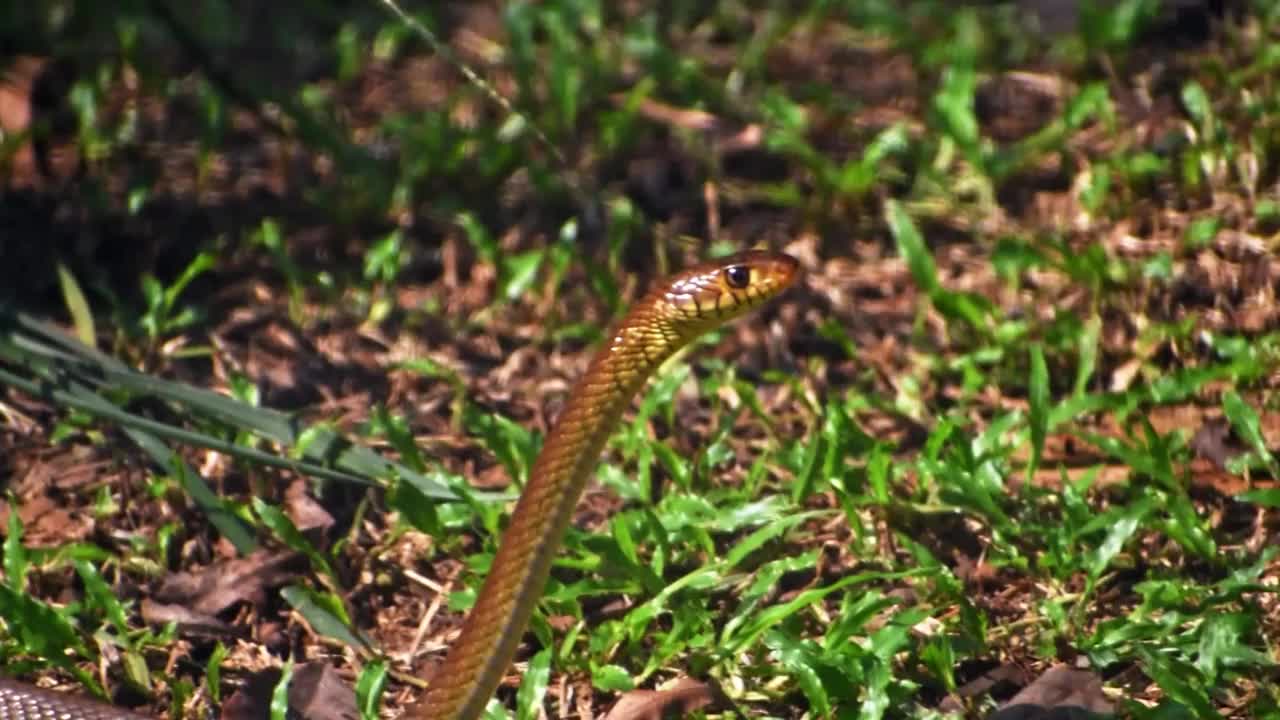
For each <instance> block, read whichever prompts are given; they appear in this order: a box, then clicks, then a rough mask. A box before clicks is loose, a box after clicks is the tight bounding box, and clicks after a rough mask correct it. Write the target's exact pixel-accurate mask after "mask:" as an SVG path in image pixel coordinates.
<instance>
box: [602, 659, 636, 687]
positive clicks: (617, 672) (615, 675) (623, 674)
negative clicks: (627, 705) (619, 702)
mask: <svg viewBox="0 0 1280 720" xmlns="http://www.w3.org/2000/svg"><path fill="white" fill-rule="evenodd" d="M591 685H592V686H593V687H595V688H596V689H597V690H600V691H601V692H607V693H620V692H628V691H630V690H634V689H635V687H636V682H635V680H634V679H633V678H632V677H631V673H629V672H627V669H626V668H624V667H621V666H619V665H601V666H600V667H598V668H595V669H594V670H592V671H591Z"/></svg>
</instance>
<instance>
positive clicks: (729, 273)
mask: <svg viewBox="0 0 1280 720" xmlns="http://www.w3.org/2000/svg"><path fill="white" fill-rule="evenodd" d="M799 275H800V268H799V262H798V261H797V260H796V259H795V258H793V257H791V256H790V255H786V254H783V253H778V252H771V251H767V250H747V251H744V252H740V253H737V254H733V255H728V256H725V257H721V258H718V259H713V260H709V261H705V262H701V263H696V264H694V265H692V266H691V267H688V268H686V269H684V270H683V271H681V272H678V273H676V274H674V275H672V276H671V277H669V278H667V279H665V280H662V281H659V282H658V283H657V284H656V285H655V286H654V287H653V289H652V290H650V291H649V292H648V293H647V294H645V295H644V296H642V298H641V299H640V300H639V301H637V302H636V303H634V304H633V305H632V307H631V309H630V310H629V311H628V312H627V313H626V315H624V316H623V319H622V320H621V322H620V323H619V324H618V325H617V326H616V328H615V330H614V331H613V333H612V334H611V335H610V336H609V338H608V340H607V341H606V342H605V343H603V345H602V346H601V347H600V348H599V349H598V350H597V351H596V354H595V356H594V357H593V358H592V359H591V361H590V363H589V364H588V366H587V370H586V372H585V373H584V374H583V375H582V376H581V377H580V378H579V379H578V381H577V383H575V384H574V386H573V387H572V389H571V390H570V392H569V396H568V399H567V400H566V402H565V405H564V408H563V410H561V412H560V414H559V417H558V418H557V419H556V421H555V423H554V424H553V425H552V428H551V430H550V432H549V433H548V434H547V436H546V439H545V441H544V442H543V444H542V449H541V451H540V452H539V453H538V456H537V457H536V458H535V459H534V462H533V466H532V467H531V468H530V470H529V475H528V481H527V482H526V483H525V487H524V490H523V491H522V492H521V493H520V497H519V499H518V500H517V501H516V506H515V509H514V510H513V511H512V513H511V518H510V520H509V521H508V524H507V528H506V530H505V531H504V532H503V534H502V538H501V540H500V542H499V543H498V550H497V552H496V553H495V555H494V558H493V563H492V565H491V566H490V569H489V573H488V575H487V576H486V577H485V579H484V582H483V584H482V586H481V589H480V593H479V594H478V595H477V596H476V601H475V605H474V606H473V607H472V608H471V611H470V612H469V613H468V614H467V615H466V617H465V618H464V620H463V622H462V628H461V631H460V632H459V634H458V637H457V638H456V639H455V640H454V641H453V642H452V643H451V644H450V645H449V648H448V650H447V652H446V653H445V657H444V660H443V661H442V662H441V663H440V664H439V665H437V667H436V670H435V672H434V673H433V674H432V675H431V676H430V678H429V680H428V684H427V690H426V693H425V695H424V696H423V697H422V698H421V699H420V700H419V701H418V702H417V704H416V705H415V706H414V707H412V708H410V710H409V711H408V713H407V714H406V715H405V717H407V718H415V719H417V720H475V718H479V717H480V716H481V714H482V713H483V711H484V708H485V706H486V704H488V702H489V700H490V699H491V698H492V697H493V695H494V693H495V692H496V691H497V688H498V686H499V684H501V682H502V679H503V677H504V675H505V674H506V672H507V669H508V668H509V667H510V665H511V663H512V661H513V660H514V658H515V654H516V650H517V649H518V648H519V645H520V642H521V639H522V636H523V635H524V631H525V629H526V628H527V626H528V624H529V619H530V617H531V616H532V614H533V611H534V608H535V607H536V606H537V603H538V601H539V600H540V599H541V596H542V592H543V589H544V586H545V585H546V582H547V578H548V577H549V575H550V573H551V564H552V561H553V560H554V558H555V555H556V553H557V551H558V549H559V546H560V542H561V539H562V538H563V536H564V534H565V531H566V529H567V528H568V526H569V523H570V521H571V519H572V515H573V510H574V508H575V506H576V505H577V503H578V499H579V497H580V496H581V495H582V490H583V488H584V486H585V485H586V482H587V480H588V478H589V477H591V476H592V474H593V472H594V470H595V466H596V463H598V462H599V458H600V454H601V452H602V451H603V449H604V446H605V443H606V442H607V441H608V439H609V437H610V435H611V434H612V433H613V431H614V430H615V429H616V428H617V426H618V423H619V421H620V420H621V419H622V415H623V413H625V412H626V410H627V409H628V408H629V407H630V405H631V403H632V401H633V399H634V397H635V395H636V394H637V393H638V392H639V391H640V389H641V388H642V387H643V386H644V385H645V383H646V382H648V380H649V379H650V377H652V376H653V375H654V374H655V373H656V371H657V370H658V368H659V367H660V366H661V365H662V364H663V363H664V362H665V361H666V360H667V359H668V358H670V357H671V356H672V355H674V354H675V353H676V352H678V351H679V350H681V349H682V348H684V347H685V346H687V345H689V344H690V343H691V342H692V341H693V340H695V339H697V338H698V337H700V336H702V335H704V334H706V333H708V332H710V331H712V330H714V329H716V328H719V327H721V326H723V325H724V324H725V323H727V322H729V321H730V320H733V319H735V318H738V317H740V316H742V315H745V314H746V313H747V312H749V311H751V310H753V309H755V308H758V307H760V306H761V305H763V304H765V303H766V302H768V301H769V300H771V299H773V298H775V297H776V296H778V295H779V294H781V293H782V292H783V291H784V290H786V289H787V288H789V287H790V286H792V285H793V284H794V283H795V282H796V280H797V279H798V278H799ZM37 718H39V719H41V720H44V719H46V718H60V719H61V720H145V718H144V716H142V715H139V714H137V713H135V712H132V711H129V710H126V709H123V708H120V707H118V706H114V705H109V704H106V703H103V702H100V701H97V700H90V699H86V698H82V697H80V696H76V695H70V694H67V693H60V692H56V691H52V690H46V689H43V688H39V687H36V686H34V685H30V684H27V683H22V682H18V681H15V680H10V679H4V678H0V720H37Z"/></svg>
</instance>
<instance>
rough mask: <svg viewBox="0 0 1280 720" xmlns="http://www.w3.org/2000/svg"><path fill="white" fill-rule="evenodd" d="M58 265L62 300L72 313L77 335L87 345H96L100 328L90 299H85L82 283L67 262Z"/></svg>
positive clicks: (72, 322) (59, 262)
mask: <svg viewBox="0 0 1280 720" xmlns="http://www.w3.org/2000/svg"><path fill="white" fill-rule="evenodd" d="M57 267H58V286H59V287H60V288H62V301H63V302H64V303H65V304H66V306H67V312H69V313H71V324H72V325H73V326H74V327H75V329H76V337H77V338H79V339H80V342H82V343H84V344H85V345H88V346H89V347H94V346H95V345H97V342H98V340H97V338H98V330H97V328H96V326H95V325H94V322H93V311H92V310H90V309H89V301H88V300H86V299H85V297H84V291H83V290H81V289H80V283H78V282H76V277H75V275H72V274H71V270H70V269H68V268H67V266H66V264H65V263H63V262H62V261H61V260H59V261H58V263H57Z"/></svg>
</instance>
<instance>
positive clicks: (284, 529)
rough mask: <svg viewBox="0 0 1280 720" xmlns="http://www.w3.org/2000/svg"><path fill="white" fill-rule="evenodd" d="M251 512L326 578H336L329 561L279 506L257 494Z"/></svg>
mask: <svg viewBox="0 0 1280 720" xmlns="http://www.w3.org/2000/svg"><path fill="white" fill-rule="evenodd" d="M252 502H253V512H254V513H255V514H257V516H258V517H259V518H260V519H261V520H262V524H263V525H266V526H267V528H268V529H270V530H271V532H273V533H275V535H276V538H278V539H279V540H280V542H282V543H284V544H285V546H286V547H288V548H289V549H290V550H293V551H295V552H299V553H302V554H303V555H305V556H307V559H308V560H310V561H311V565H312V566H313V567H314V568H315V569H316V571H317V572H320V573H321V574H323V575H324V576H325V577H327V578H331V579H336V576H335V575H334V572H333V568H332V567H330V565H329V561H328V560H326V559H325V557H324V556H323V555H321V554H320V551H318V550H316V548H315V546H314V545H312V544H311V541H310V540H307V538H306V536H304V535H303V534H302V532H301V531H300V530H298V526H296V525H294V524H293V521H292V520H290V519H289V516H288V515H285V514H284V512H283V511H281V510H280V508H278V507H276V506H275V505H272V504H270V503H268V502H267V501H265V500H263V499H262V498H260V497H258V496H256V495H255V496H254V497H253V501H252Z"/></svg>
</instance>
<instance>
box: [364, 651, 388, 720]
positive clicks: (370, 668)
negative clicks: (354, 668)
mask: <svg viewBox="0 0 1280 720" xmlns="http://www.w3.org/2000/svg"><path fill="white" fill-rule="evenodd" d="M390 670H391V668H390V667H389V666H388V665H387V663H386V661H384V660H374V661H372V662H369V663H366V664H365V666H364V667H363V668H361V669H360V675H359V677H357V678H356V706H357V707H359V708H360V718H361V720H378V718H380V717H381V709H382V693H383V691H384V690H386V687H387V678H388V676H389V674H390Z"/></svg>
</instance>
